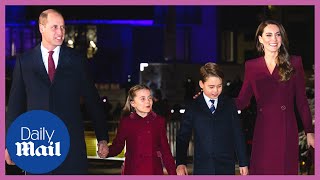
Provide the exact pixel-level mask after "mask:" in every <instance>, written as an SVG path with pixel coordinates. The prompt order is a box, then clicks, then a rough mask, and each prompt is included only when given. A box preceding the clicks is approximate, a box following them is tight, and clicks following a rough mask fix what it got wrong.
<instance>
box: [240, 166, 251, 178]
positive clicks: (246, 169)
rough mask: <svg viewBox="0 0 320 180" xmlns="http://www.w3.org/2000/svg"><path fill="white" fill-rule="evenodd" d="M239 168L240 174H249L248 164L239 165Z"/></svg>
mask: <svg viewBox="0 0 320 180" xmlns="http://www.w3.org/2000/svg"><path fill="white" fill-rule="evenodd" d="M239 170H240V174H241V175H242V176H245V175H248V173H249V170H248V166H245V167H239Z"/></svg>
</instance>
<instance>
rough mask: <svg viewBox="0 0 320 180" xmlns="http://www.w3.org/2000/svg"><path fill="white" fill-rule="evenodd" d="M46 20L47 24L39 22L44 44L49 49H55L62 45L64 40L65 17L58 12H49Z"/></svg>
mask: <svg viewBox="0 0 320 180" xmlns="http://www.w3.org/2000/svg"><path fill="white" fill-rule="evenodd" d="M45 22H46V23H45V24H39V29H40V33H41V34H42V44H43V46H44V47H45V48H47V49H48V50H53V49H54V48H56V47H57V46H60V45H62V43H63V41H64V34H65V25H64V19H63V17H62V16H61V15H60V14H58V13H56V12H49V13H48V17H47V20H46V21H45Z"/></svg>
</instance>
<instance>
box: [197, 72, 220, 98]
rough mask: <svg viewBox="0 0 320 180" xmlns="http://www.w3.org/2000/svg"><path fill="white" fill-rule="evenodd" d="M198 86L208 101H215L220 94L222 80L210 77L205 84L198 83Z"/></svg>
mask: <svg viewBox="0 0 320 180" xmlns="http://www.w3.org/2000/svg"><path fill="white" fill-rule="evenodd" d="M199 85H200V87H201V88H202V90H203V93H204V94H205V95H206V96H208V97H209V98H210V99H216V98H218V96H219V95H220V94H221V92H222V79H221V78H219V77H215V76H210V77H208V78H207V79H206V81H205V82H203V81H201V80H200V81H199Z"/></svg>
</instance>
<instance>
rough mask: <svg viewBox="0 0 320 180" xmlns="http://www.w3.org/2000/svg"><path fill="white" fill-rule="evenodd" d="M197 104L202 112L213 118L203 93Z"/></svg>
mask: <svg viewBox="0 0 320 180" xmlns="http://www.w3.org/2000/svg"><path fill="white" fill-rule="evenodd" d="M197 103H198V104H199V107H200V109H201V110H203V111H204V112H205V113H206V114H207V115H209V116H212V113H211V111H210V109H209V107H208V105H207V103H206V101H205V100H204V97H203V93H202V94H201V95H200V96H199V97H198V98H197Z"/></svg>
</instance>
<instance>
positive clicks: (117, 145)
mask: <svg viewBox="0 0 320 180" xmlns="http://www.w3.org/2000/svg"><path fill="white" fill-rule="evenodd" d="M125 123H126V121H125V120H123V119H121V120H120V123H119V126H118V130H117V135H116V137H115V138H114V139H113V141H112V145H111V146H110V147H109V154H108V157H113V156H117V155H118V154H120V153H121V151H122V150H123V148H124V145H125V142H126V134H125V133H126V132H127V131H128V130H127V129H126V126H125Z"/></svg>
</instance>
